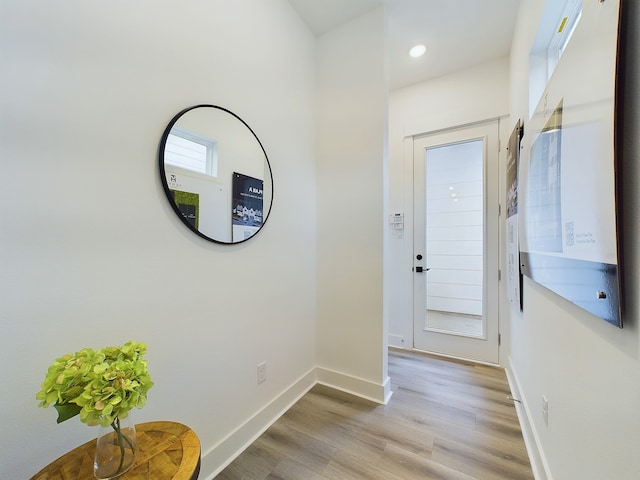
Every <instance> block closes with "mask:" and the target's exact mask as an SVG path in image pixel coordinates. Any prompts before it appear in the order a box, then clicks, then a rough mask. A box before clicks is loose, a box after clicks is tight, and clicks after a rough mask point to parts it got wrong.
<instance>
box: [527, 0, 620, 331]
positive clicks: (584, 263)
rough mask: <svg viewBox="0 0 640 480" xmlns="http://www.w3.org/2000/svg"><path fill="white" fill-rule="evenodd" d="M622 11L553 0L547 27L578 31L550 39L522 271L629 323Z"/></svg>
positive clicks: (535, 124) (534, 134)
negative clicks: (623, 237) (620, 184)
mask: <svg viewBox="0 0 640 480" xmlns="http://www.w3.org/2000/svg"><path fill="white" fill-rule="evenodd" d="M563 5H564V7H565V10H562V8H560V7H562V6H563ZM554 9H556V10H554ZM558 9H559V10H558ZM553 11H555V12H556V13H555V15H557V18H555V19H554V16H553V14H550V13H549V12H552V13H553ZM558 12H559V13H558ZM618 17H619V1H617V0H606V1H604V2H597V1H594V2H580V1H576V0H566V2H559V1H556V0H548V2H547V9H546V10H545V13H544V14H543V19H542V22H541V26H540V30H539V35H541V33H540V32H542V31H544V30H545V28H544V27H545V26H548V25H547V24H548V23H550V24H554V23H555V25H556V26H555V27H554V28H551V29H549V31H550V32H551V35H555V34H557V33H558V32H560V31H565V29H566V28H569V27H567V22H568V21H571V25H570V29H571V32H570V34H568V35H566V36H565V37H564V39H563V40H559V41H555V43H553V40H550V42H551V44H555V45H557V47H558V48H557V53H558V55H557V58H556V59H555V60H556V61H555V64H554V69H553V71H552V73H550V74H549V75H548V78H547V81H546V86H545V88H544V90H543V91H542V94H541V95H540V99H539V101H538V103H537V105H536V108H535V111H534V113H533V115H532V117H531V119H530V122H529V125H528V127H527V131H526V134H525V136H524V138H523V144H524V148H523V151H522V162H521V167H522V169H521V171H520V172H519V190H518V195H519V207H518V213H519V217H520V218H519V241H520V262H521V268H522V272H523V273H524V274H525V275H526V276H528V277H530V278H531V279H532V280H534V281H536V282H538V283H539V284H541V285H543V286H545V287H546V288H548V289H550V290H552V291H553V292H555V293H557V294H559V295H561V296H562V297H564V298H566V299H567V300H569V301H571V302H573V303H575V304H576V305H578V306H580V307H581V308H583V309H584V310H586V311H588V312H590V313H592V314H594V315H596V316H598V317H600V318H602V319H604V320H606V321H607V322H609V323H611V324H613V325H616V326H619V327H622V313H621V301H620V268H619V265H618V250H619V249H618V235H617V221H616V218H617V216H616V212H617V210H616V188H615V185H616V169H615V167H616V159H615V155H614V154H615V148H614V139H615V137H614V133H615V132H614V117H615V88H616V64H617V45H618ZM572 18H573V19H574V20H570V19H572ZM568 19H569V20H568ZM565 33H566V31H565ZM536 41H537V40H536ZM533 55H534V52H532V56H533ZM531 65H532V66H533V67H532V68H534V67H535V62H533V61H532V62H531ZM536 78H538V77H537V76H536V75H531V79H532V81H535V80H536ZM532 89H533V87H532ZM525 308H526V305H525Z"/></svg>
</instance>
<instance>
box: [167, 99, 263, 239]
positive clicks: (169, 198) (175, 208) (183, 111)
mask: <svg viewBox="0 0 640 480" xmlns="http://www.w3.org/2000/svg"><path fill="white" fill-rule="evenodd" d="M202 107H206V108H215V109H217V110H221V111H223V112H226V113H228V114H229V115H231V116H233V117H235V118H236V119H237V120H239V121H240V122H241V123H242V124H243V125H244V126H245V127H247V128H248V129H249V131H250V132H251V134H252V135H253V137H254V138H255V139H256V142H258V145H260V149H261V150H262V153H263V154H264V159H265V162H266V163H267V167H268V170H269V180H270V181H271V199H270V201H269V209H268V210H267V214H266V215H265V216H264V219H263V221H262V225H261V226H260V228H259V229H258V230H257V231H256V232H255V233H254V234H253V235H251V236H250V237H248V238H245V239H243V240H238V241H237V242H233V241H231V242H224V241H222V240H216V239H215V238H211V237H209V236H207V235H205V234H204V233H202V232H200V231H199V230H198V229H197V228H195V227H194V226H193V225H191V224H190V223H189V222H188V221H187V219H186V218H184V216H183V215H182V212H180V209H179V208H178V205H176V202H175V201H174V200H173V196H172V194H171V189H170V188H169V185H168V184H167V175H166V170H165V167H164V149H165V147H166V144H167V138H168V137H169V133H171V129H172V128H173V126H174V125H175V124H176V123H177V122H178V120H179V119H180V117H182V116H183V115H184V114H185V113H187V112H190V111H191V110H195V109H196V108H202ZM158 162H159V167H160V181H161V182H162V188H163V189H164V193H165V194H166V196H167V200H169V204H170V205H171V208H173V210H174V212H175V213H176V215H178V218H179V219H180V221H182V223H184V224H185V225H186V226H187V228H189V230H191V231H192V232H193V233H195V234H196V235H198V236H199V237H201V238H204V239H205V240H208V241H210V242H213V243H218V244H221V245H237V244H240V243H244V242H247V241H249V240H251V239H252V238H254V237H255V236H256V235H258V233H260V231H261V230H262V229H263V228H264V226H265V225H266V223H267V220H268V219H269V215H271V208H272V207H273V196H274V183H273V171H272V169H271V162H269V157H268V156H267V152H266V151H265V149H264V146H263V145H262V142H261V141H260V139H259V138H258V136H257V135H256V133H255V132H254V131H253V129H252V128H251V127H250V126H249V125H248V124H247V122H245V121H244V120H243V119H242V118H240V117H239V116H238V115H236V114H235V113H233V112H232V111H231V110H228V109H226V108H224V107H220V106H218V105H212V104H206V103H203V104H199V105H193V106H191V107H187V108H185V109H184V110H181V111H180V112H178V113H177V114H176V115H175V116H174V117H173V118H172V119H171V121H170V122H169V125H167V128H165V130H164V133H163V134H162V139H161V140H160V152H159V155H158Z"/></svg>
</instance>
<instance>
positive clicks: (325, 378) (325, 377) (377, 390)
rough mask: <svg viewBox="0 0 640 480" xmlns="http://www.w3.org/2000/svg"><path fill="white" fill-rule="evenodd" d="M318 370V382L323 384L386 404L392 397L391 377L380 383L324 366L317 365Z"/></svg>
mask: <svg viewBox="0 0 640 480" xmlns="http://www.w3.org/2000/svg"><path fill="white" fill-rule="evenodd" d="M316 371H317V382H318V383H320V384H322V385H326V386H328V387H331V388H335V389H336V390H341V391H343V392H346V393H351V394H353V395H356V396H358V397H362V398H365V399H367V400H372V401H374V402H376V403H380V404H382V405H386V403H387V402H388V401H389V399H390V398H391V394H392V392H391V380H390V378H389V377H387V378H386V379H385V381H384V383H382V384H379V383H374V382H370V381H369V380H363V379H361V378H357V377H353V376H350V375H346V374H344V373H340V372H336V371H334V370H327V369H326V368H322V367H317V368H316Z"/></svg>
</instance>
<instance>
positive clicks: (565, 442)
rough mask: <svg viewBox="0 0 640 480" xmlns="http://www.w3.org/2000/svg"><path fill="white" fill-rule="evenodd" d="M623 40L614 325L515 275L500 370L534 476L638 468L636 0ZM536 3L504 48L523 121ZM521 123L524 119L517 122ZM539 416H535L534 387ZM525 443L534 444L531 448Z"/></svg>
mask: <svg viewBox="0 0 640 480" xmlns="http://www.w3.org/2000/svg"><path fill="white" fill-rule="evenodd" d="M623 4H624V10H625V11H624V14H623V16H622V19H623V23H624V24H625V25H626V27H625V30H626V34H625V35H624V38H625V43H627V44H628V46H627V50H626V54H625V56H624V62H623V64H622V68H621V70H620V71H619V74H620V78H621V79H624V83H625V86H624V89H623V90H621V91H620V93H621V96H620V98H622V99H624V100H623V101H622V102H621V106H622V116H621V120H622V122H621V123H620V124H618V126H619V127H620V128H622V130H621V136H620V138H621V142H620V149H619V152H620V153H621V154H622V164H621V165H620V167H619V168H620V170H621V171H622V181H621V188H622V197H621V199H620V202H619V203H620V205H621V208H622V218H621V220H622V221H621V222H620V225H621V226H622V236H623V244H622V245H623V261H622V264H623V268H624V272H623V275H624V283H625V285H624V293H625V296H626V299H625V314H624V322H625V325H624V328H623V329H622V330H620V329H617V328H615V327H613V326H611V325H609V324H607V323H606V322H604V321H602V320H600V319H598V318H596V317H594V316H591V315H590V314H588V313H585V312H584V311H583V310H581V309H579V308H578V307H576V306H574V305H573V304H571V303H569V302H567V301H565V300H564V299H562V298H560V297H558V296H556V295H554V294H552V293H550V292H549V291H547V290H545V289H544V288H542V287H540V286H539V285H537V284H535V283H533V282H531V281H529V280H528V279H526V278H525V282H524V291H523V295H524V312H523V313H522V314H520V312H519V311H517V310H515V311H512V312H511V353H510V373H511V376H512V378H513V379H514V380H515V382H516V385H517V387H518V389H519V393H518V394H519V395H520V397H521V398H522V400H523V402H524V407H525V411H524V412H523V416H522V419H523V423H524V426H525V434H526V435H527V437H528V441H529V442H530V447H532V448H530V450H531V451H533V452H537V454H538V455H536V458H534V466H535V467H536V469H537V470H538V473H539V477H538V478H541V479H542V478H553V479H555V480H573V479H577V478H579V479H582V480H599V479H603V478H607V479H609V478H611V479H613V478H615V479H617V480H626V479H629V480H630V479H636V478H638V474H639V473H638V472H640V457H639V456H638V451H640V436H639V435H638V432H640V409H639V408H638V406H639V405H640V329H639V321H638V318H639V315H640V311H639V304H638V298H637V292H638V282H639V281H640V278H639V274H638V271H639V266H640V265H639V258H638V253H637V245H638V241H639V234H640V223H639V221H638V215H637V212H638V209H639V207H640V202H639V200H640V197H639V196H638V185H639V184H640V171H639V169H638V158H639V156H640V141H639V140H638V135H637V132H638V130H639V129H640V113H639V112H640V101H639V99H640V90H639V88H638V86H639V85H640V68H639V66H640V63H639V62H638V56H637V52H638V49H639V48H640V36H639V34H638V27H639V26H640V3H638V2H635V1H629V2H623ZM543 7H544V2H542V1H540V0H524V1H523V3H522V7H521V11H520V15H519V18H518V23H517V27H516V33H515V36H514V42H513V48H512V52H511V79H512V83H511V93H510V97H511V114H512V118H513V119H515V118H522V119H524V120H525V121H526V119H527V118H528V117H527V112H528V87H527V69H528V55H529V49H530V48H531V45H532V41H533V38H534V37H535V33H536V28H537V24H538V21H539V19H540V16H541V14H542V9H543ZM525 132H526V123H525ZM543 395H545V396H546V397H547V399H548V401H549V422H548V426H547V425H545V424H544V421H543V418H542V396H543ZM533 447H535V448H533Z"/></svg>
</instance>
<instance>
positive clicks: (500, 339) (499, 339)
mask: <svg viewBox="0 0 640 480" xmlns="http://www.w3.org/2000/svg"><path fill="white" fill-rule="evenodd" d="M500 345H502V335H501V334H498V346H500Z"/></svg>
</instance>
